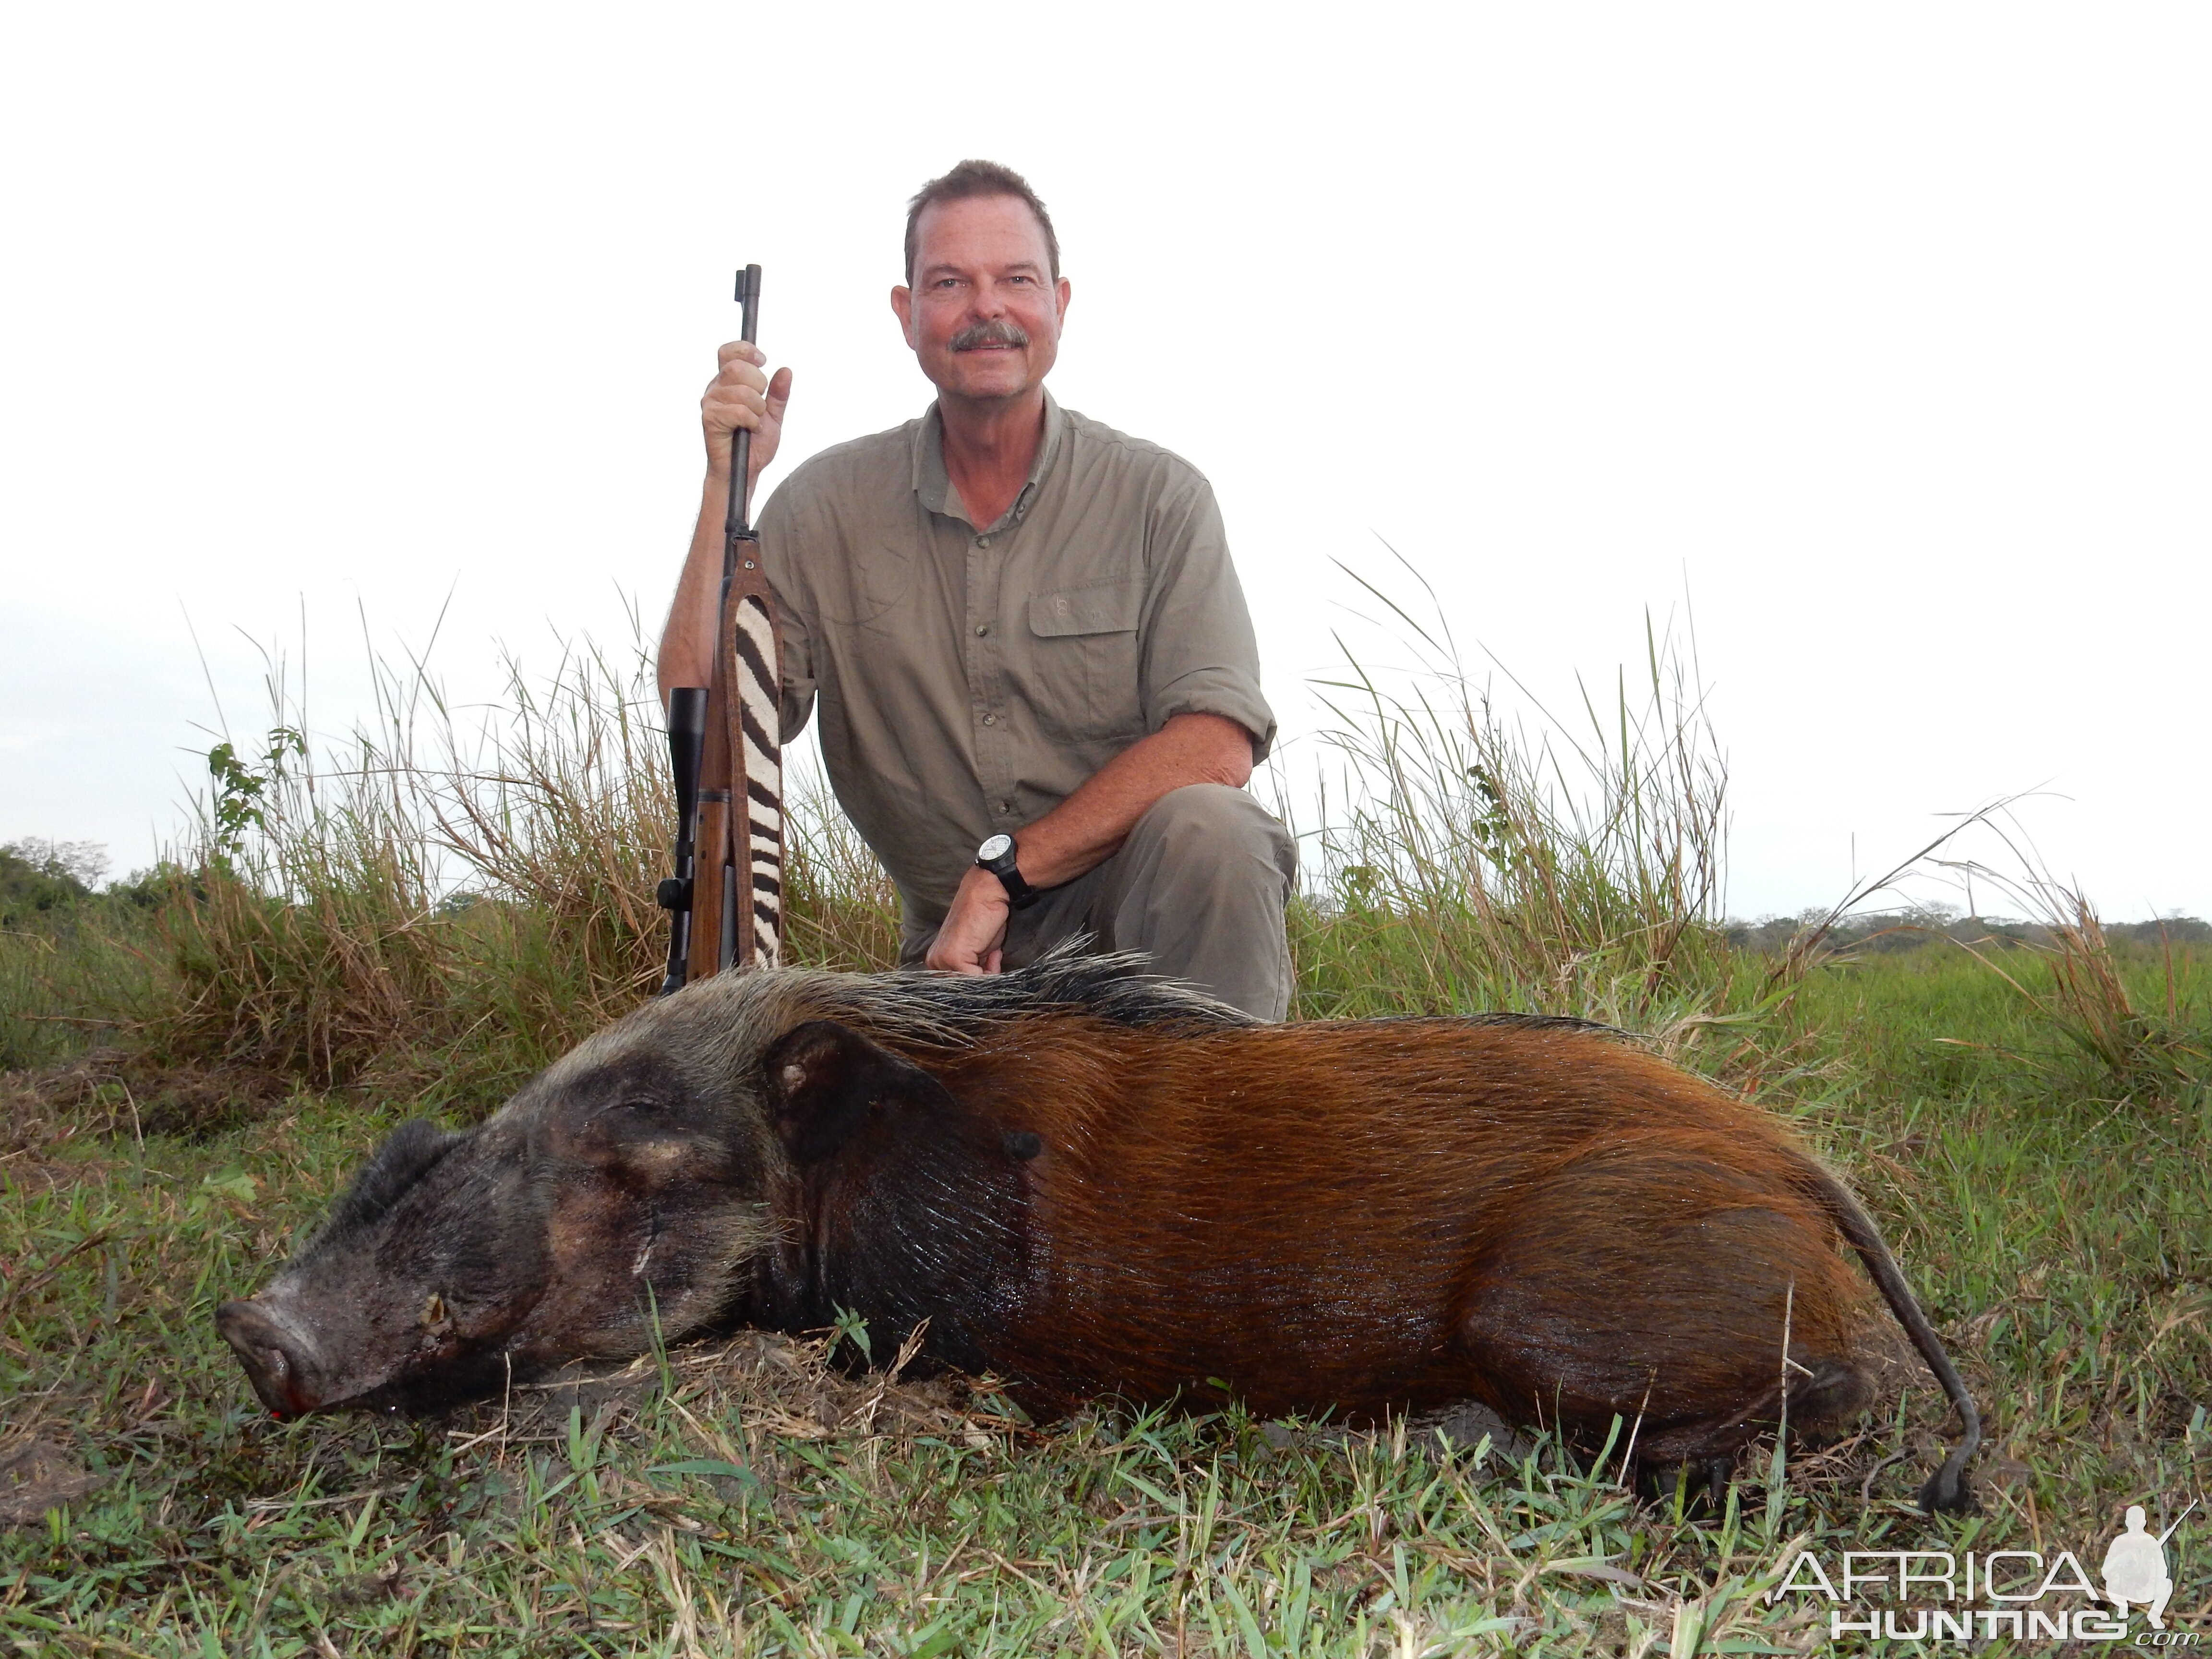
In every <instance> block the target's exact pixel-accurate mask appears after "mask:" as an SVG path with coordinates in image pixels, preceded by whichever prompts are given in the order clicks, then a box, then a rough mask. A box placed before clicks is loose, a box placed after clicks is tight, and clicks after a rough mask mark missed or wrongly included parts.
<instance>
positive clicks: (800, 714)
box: [757, 489, 819, 743]
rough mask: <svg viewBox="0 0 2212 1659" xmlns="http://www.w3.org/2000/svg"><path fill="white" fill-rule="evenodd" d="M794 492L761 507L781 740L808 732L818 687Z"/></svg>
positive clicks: (783, 492) (777, 495) (801, 529)
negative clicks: (779, 684)
mask: <svg viewBox="0 0 2212 1659" xmlns="http://www.w3.org/2000/svg"><path fill="white" fill-rule="evenodd" d="M794 494H796V492H794V491H790V490H784V489H779V490H778V491H777V492H776V493H775V495H772V496H770V497H769V503H768V505H767V506H766V507H763V508H762V510H761V515H760V524H759V526H757V528H758V530H759V532H760V544H761V568H763V569H764V570H766V571H767V572H768V580H769V586H770V587H771V588H773V589H774V590H775V601H776V603H775V643H776V654H777V659H778V665H779V667H780V668H781V679H782V691H783V695H782V700H781V712H782V715H783V740H784V741H785V742H786V743H789V742H791V741H792V740H793V738H796V737H798V735H799V733H800V732H804V731H805V729H806V722H807V720H808V718H809V717H810V716H811V714H813V713H814V696H815V693H816V691H817V690H819V686H818V684H817V680H816V677H815V669H814V633H813V630H812V629H811V628H810V627H809V626H808V625H807V621H806V613H807V611H808V609H809V606H808V604H807V596H806V594H805V593H804V592H802V591H801V588H800V583H799V579H798V577H799V572H800V571H803V570H805V568H807V562H806V558H805V550H804V545H803V544H804V542H805V530H804V520H803V515H802V514H801V513H799V512H797V511H795V510H794V509H793V507H792V504H791V498H792V496H793V495H794Z"/></svg>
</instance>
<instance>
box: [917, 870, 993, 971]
mask: <svg viewBox="0 0 2212 1659" xmlns="http://www.w3.org/2000/svg"><path fill="white" fill-rule="evenodd" d="M1012 914H1013V905H1012V903H1011V902H1009V901H1008V900H1007V897H1006V886H1005V884H1003V883H1001V882H1000V879H999V878H997V877H996V876H994V875H993V874H992V873H991V872H989V871H988V870H984V869H980V868H979V869H971V870H969V872H968V873H967V874H966V875H964V876H963V877H962V878H960V890H959V891H958V892H957V893H955V894H954V895H953V896H952V908H951V909H950V910H948V911H947V912H946V913H945V925H944V926H943V927H939V929H938V930H937V937H936V938H935V939H933V940H931V941H930V945H929V955H928V957H927V958H926V959H925V963H926V965H927V966H928V967H931V968H936V969H941V970H943V971H945V972H946V973H952V974H995V973H997V972H998V971H999V957H1000V947H1001V946H1002V945H1005V944H1006V918H1007V917H1008V916H1009V915H1012Z"/></svg>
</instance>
